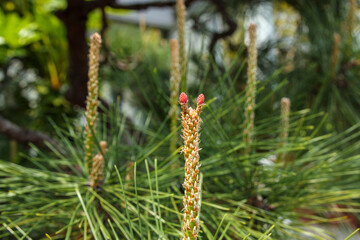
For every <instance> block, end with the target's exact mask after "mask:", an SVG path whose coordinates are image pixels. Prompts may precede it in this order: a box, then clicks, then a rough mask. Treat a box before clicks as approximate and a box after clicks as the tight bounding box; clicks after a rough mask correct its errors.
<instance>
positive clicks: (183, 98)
mask: <svg viewBox="0 0 360 240" xmlns="http://www.w3.org/2000/svg"><path fill="white" fill-rule="evenodd" d="M179 102H180V103H187V102H188V98H187V95H186V93H184V92H182V93H181V94H180V97H179ZM196 102H197V104H198V105H201V104H204V102H205V96H204V94H200V95H199V96H198V98H197V101H196Z"/></svg>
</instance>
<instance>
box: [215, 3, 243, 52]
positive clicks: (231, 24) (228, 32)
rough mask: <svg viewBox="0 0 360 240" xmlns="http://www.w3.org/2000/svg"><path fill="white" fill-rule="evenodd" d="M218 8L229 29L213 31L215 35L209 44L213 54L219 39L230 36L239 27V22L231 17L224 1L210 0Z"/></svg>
mask: <svg viewBox="0 0 360 240" xmlns="http://www.w3.org/2000/svg"><path fill="white" fill-rule="evenodd" d="M210 1H211V2H212V3H213V4H214V5H215V6H216V8H217V10H218V11H219V13H220V14H221V16H222V18H223V20H224V21H225V22H226V24H227V25H228V29H227V30H225V31H222V32H215V33H213V36H212V38H211V42H210V45H209V52H210V53H211V54H213V51H214V48H215V45H216V43H217V41H218V40H220V39H222V38H226V37H228V36H231V35H232V34H233V33H234V32H235V31H236V29H237V24H236V22H235V21H234V20H233V19H232V18H231V17H230V15H229V14H228V13H227V11H226V9H225V6H224V3H222V2H221V1H219V0H210Z"/></svg>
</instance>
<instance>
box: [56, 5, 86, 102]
mask: <svg viewBox="0 0 360 240" xmlns="http://www.w3.org/2000/svg"><path fill="white" fill-rule="evenodd" d="M67 3H68V6H67V8H66V9H65V10H63V11H59V12H58V13H57V16H58V17H59V18H60V20H61V21H62V22H63V23H64V24H65V27H66V31H67V36H66V37H67V42H68V49H69V50H68V51H69V53H68V54H69V58H68V59H69V66H68V70H67V78H68V82H69V89H68V91H67V93H66V99H67V100H68V101H69V102H70V103H72V104H74V105H78V106H80V107H85V101H86V96H87V81H88V57H87V54H88V47H87V42H86V21H87V15H88V11H87V8H86V6H85V4H86V2H85V1H83V0H67Z"/></svg>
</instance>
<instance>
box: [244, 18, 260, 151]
mask: <svg viewBox="0 0 360 240" xmlns="http://www.w3.org/2000/svg"><path fill="white" fill-rule="evenodd" d="M249 36H250V43H249V47H248V68H247V86H246V93H245V95H246V101H245V121H244V131H243V141H244V144H245V148H244V154H245V156H248V155H249V154H250V152H251V144H252V141H253V135H254V118H255V97H256V71H257V49H256V24H250V26H249Z"/></svg>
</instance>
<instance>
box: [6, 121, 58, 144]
mask: <svg viewBox="0 0 360 240" xmlns="http://www.w3.org/2000/svg"><path fill="white" fill-rule="evenodd" d="M0 133H1V134H4V135H6V136H8V137H9V138H11V139H14V140H16V141H17V142H19V143H22V144H24V145H29V143H32V144H34V145H35V146H37V147H39V148H48V147H47V145H46V144H45V143H46V142H48V143H50V144H51V145H53V146H57V145H58V143H57V142H56V141H55V140H54V139H52V138H51V137H50V136H48V135H46V134H44V133H42V132H38V131H34V130H30V129H26V128H22V127H20V126H18V125H16V124H15V123H13V122H11V121H9V120H7V119H5V118H3V117H1V116H0Z"/></svg>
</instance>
